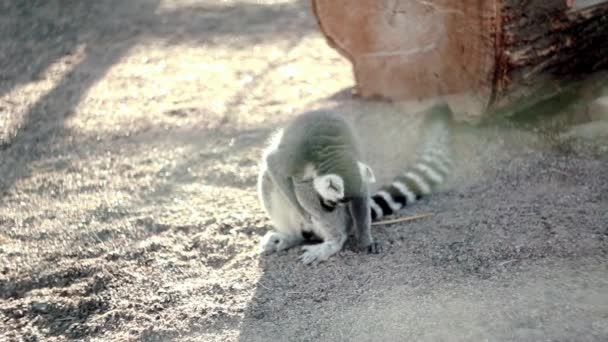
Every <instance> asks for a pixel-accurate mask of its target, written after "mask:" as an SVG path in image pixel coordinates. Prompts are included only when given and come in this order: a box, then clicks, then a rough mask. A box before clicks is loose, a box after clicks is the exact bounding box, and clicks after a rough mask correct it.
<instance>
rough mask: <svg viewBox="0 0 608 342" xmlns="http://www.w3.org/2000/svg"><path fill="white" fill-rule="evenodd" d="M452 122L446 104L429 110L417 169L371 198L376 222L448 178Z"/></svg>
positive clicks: (409, 171)
mask: <svg viewBox="0 0 608 342" xmlns="http://www.w3.org/2000/svg"><path fill="white" fill-rule="evenodd" d="M450 120H451V111H450V109H449V107H448V106H447V105H438V106H435V107H433V108H432V109H431V110H430V113H429V114H428V118H427V119H426V120H425V124H424V133H425V135H426V139H425V141H424V142H423V145H422V149H421V150H420V151H419V153H418V157H417V159H416V162H415V164H414V166H413V167H412V168H410V169H408V170H407V171H406V172H404V173H402V174H401V175H399V176H397V177H395V178H394V179H393V181H392V183H391V184H389V185H385V186H384V187H382V188H380V190H378V191H377V192H376V193H375V194H374V195H373V196H372V199H371V201H370V205H371V210H372V212H371V216H372V220H373V221H375V220H378V219H379V218H381V217H383V216H388V215H391V214H393V213H395V212H397V211H398V210H400V209H402V208H404V207H405V206H406V205H411V204H412V203H414V202H416V201H418V200H419V199H421V198H422V197H424V196H427V195H429V194H431V193H432V192H433V191H434V190H435V189H436V188H437V187H438V186H439V185H440V184H441V183H443V182H444V181H445V180H446V179H447V177H448V175H449V172H450V170H451V166H452V159H451V154H452V153H451V133H450Z"/></svg>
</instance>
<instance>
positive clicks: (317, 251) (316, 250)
mask: <svg viewBox="0 0 608 342" xmlns="http://www.w3.org/2000/svg"><path fill="white" fill-rule="evenodd" d="M302 250H303V251H304V253H302V255H300V257H299V259H300V261H302V262H303V263H304V264H305V265H317V264H318V263H320V262H322V261H325V260H327V259H328V258H329V257H330V256H331V254H330V253H328V251H327V248H326V245H325V244H323V243H320V244H316V245H309V246H303V247H302Z"/></svg>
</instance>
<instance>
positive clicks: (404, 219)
mask: <svg viewBox="0 0 608 342" xmlns="http://www.w3.org/2000/svg"><path fill="white" fill-rule="evenodd" d="M430 216H433V214H431V213H428V214H420V215H414V216H407V217H400V218H396V219H393V220H386V221H378V222H373V223H372V226H380V225H383V224H392V223H400V222H408V221H414V220H418V219H422V218H425V217H430Z"/></svg>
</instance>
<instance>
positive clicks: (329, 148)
mask: <svg viewBox="0 0 608 342" xmlns="http://www.w3.org/2000/svg"><path fill="white" fill-rule="evenodd" d="M359 163H360V152H359V146H358V142H357V141H356V134H355V132H354V131H353V129H352V127H351V126H350V125H349V124H348V123H347V121H346V120H345V119H344V118H342V117H341V116H339V115H338V114H336V113H332V112H326V111H314V112H309V113H305V114H302V115H300V116H298V117H297V118H296V119H294V121H293V122H292V123H290V124H289V125H287V127H286V128H285V129H284V130H283V131H281V132H279V134H277V135H276V136H275V137H274V139H273V141H272V142H271V144H270V146H269V147H268V148H267V149H266V151H265V153H264V156H263V160H262V167H261V170H260V175H259V178H258V192H259V194H260V201H261V202H262V205H263V207H264V209H265V210H266V212H267V213H268V215H269V216H270V219H271V220H272V223H273V225H274V228H275V231H271V232H269V233H268V234H266V236H264V238H263V239H262V241H261V244H260V248H261V251H262V252H263V253H272V252H276V251H280V250H285V249H288V248H291V247H294V246H296V245H299V244H301V243H302V242H303V237H302V234H303V233H306V232H311V233H314V234H315V235H316V236H317V237H319V238H321V239H322V240H323V242H322V243H320V244H317V245H311V246H304V247H303V250H304V253H303V254H302V256H301V257H300V259H301V260H302V261H303V262H304V263H306V264H311V263H317V262H320V261H324V260H327V258H329V257H330V256H331V255H333V254H335V253H337V252H338V251H340V249H341V248H342V246H343V245H344V242H345V241H346V239H347V236H348V233H349V231H350V230H351V229H352V228H354V229H353V230H354V233H355V236H356V238H357V241H358V246H359V248H361V249H363V250H368V251H371V252H375V253H377V252H379V247H378V245H377V244H376V243H375V242H374V240H373V238H372V235H371V218H370V212H371V209H370V205H369V200H370V198H369V190H368V184H367V182H366V181H365V179H364V178H365V177H364V176H363V174H362V171H361V169H360V167H359ZM369 172H371V170H370V171H369ZM328 175H329V176H332V177H333V176H336V177H338V178H339V180H340V182H342V184H343V187H342V188H343V198H341V199H340V200H343V201H344V203H330V204H329V206H328V205H327V203H326V202H324V201H326V200H328V198H324V197H323V196H324V195H323V194H322V193H320V192H319V191H317V189H316V188H315V187H314V186H313V183H314V182H315V180H317V179H319V178H322V177H323V176H328ZM372 176H373V175H372ZM330 202H332V201H330ZM324 204H325V205H324Z"/></svg>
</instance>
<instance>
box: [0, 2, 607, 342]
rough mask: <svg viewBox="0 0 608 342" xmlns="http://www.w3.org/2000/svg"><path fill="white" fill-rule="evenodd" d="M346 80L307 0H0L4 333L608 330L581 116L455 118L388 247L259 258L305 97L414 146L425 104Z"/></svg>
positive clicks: (0, 300) (29, 336)
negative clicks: (450, 166)
mask: <svg viewBox="0 0 608 342" xmlns="http://www.w3.org/2000/svg"><path fill="white" fill-rule="evenodd" d="M351 86H352V76H351V73H350V69H349V65H348V64H347V63H345V61H344V60H343V59H342V58H341V57H340V56H338V55H337V54H336V53H335V52H334V51H333V50H331V49H330V48H329V47H327V45H326V44H325V42H324V40H323V38H322V37H321V36H320V35H319V33H318V31H317V29H316V26H315V22H314V19H313V18H312V17H311V15H310V10H309V7H308V2H307V1H279V0H276V1H272V0H267V1H238V2H237V1H207V0H201V1H194V0H166V1H155V0H150V1H144V0H130V1H121V0H103V1H95V2H90V1H68V0H63V1H58V0H54V1H43V0H24V1H18V2H17V1H2V2H0V161H1V162H0V228H1V229H0V339H1V340H6V341H12V340H15V341H21V340H23V341H37V340H40V341H63V340H66V339H75V340H91V341H101V340H104V341H105V340H107V341H118V340H143V341H165V340H177V341H237V340H238V341H372V340H374V341H377V340H386V341H401V340H414V341H442V340H444V341H447V340H449V341H482V340H490V341H539V340H546V341H605V340H608V273H607V272H608V259H607V255H608V174H607V171H608V156H607V154H606V151H607V150H608V149H607V147H608V142H607V141H606V140H605V139H594V140H593V139H592V140H590V141H589V140H580V139H570V140H568V141H556V139H555V138H554V137H555V136H556V135H555V134H553V133H552V132H555V131H556V130H557V131H560V130H564V129H566V128H567V127H566V126H564V125H566V124H572V122H571V121H572V120H570V119H568V118H566V119H563V118H562V117H555V118H554V119H551V120H549V121H545V122H549V124H543V125H539V124H538V123H522V122H519V121H517V120H509V121H501V122H491V123H487V124H484V125H479V126H476V127H471V126H467V125H465V124H460V125H458V126H457V127H455V133H456V137H455V145H454V146H455V150H456V153H457V159H458V163H457V166H456V169H455V174H454V176H453V177H452V179H451V180H450V182H449V183H448V184H446V186H445V188H444V189H442V191H441V192H439V193H438V194H436V195H435V196H433V197H430V198H429V199H427V200H424V201H422V202H420V203H419V204H417V205H415V206H413V207H411V208H409V209H408V210H406V211H404V213H402V214H403V215H412V214H416V213H427V212H428V213H433V216H432V217H430V218H426V219H422V220H419V221H414V222H409V223H402V224H395V225H387V226H380V227H377V229H376V232H375V235H376V236H377V238H378V239H380V240H382V241H383V242H384V244H385V251H384V253H383V254H380V255H366V254H358V253H355V252H352V251H350V250H348V249H346V250H344V251H342V252H340V253H339V254H338V255H337V256H335V257H333V258H331V259H330V260H329V261H328V262H326V263H323V264H321V265H319V266H317V267H305V266H304V265H302V264H301V263H299V262H298V261H297V256H298V254H299V251H298V250H292V251H288V252H284V253H281V254H277V255H271V256H268V257H263V258H262V257H260V256H258V255H257V253H256V246H257V243H258V241H259V240H260V238H261V236H263V234H264V233H265V232H266V231H267V230H268V229H270V225H269V221H268V219H267V218H266V217H265V215H264V213H263V212H262V210H261V208H260V206H259V204H258V201H257V195H256V192H255V181H256V172H257V163H258V159H259V153H260V150H261V148H262V146H263V143H264V141H265V140H266V138H267V137H268V135H269V134H270V133H271V132H272V131H273V130H274V129H275V128H276V127H278V126H279V125H281V124H283V123H285V122H286V121H287V120H289V119H290V118H291V117H293V116H294V115H296V114H297V113H298V112H300V111H303V110H306V109H312V108H317V107H335V108H336V109H338V110H340V111H341V112H343V113H344V114H345V115H346V116H347V117H349V118H350V119H351V120H352V121H353V122H354V123H355V125H356V127H358V129H359V130H360V131H361V133H362V136H363V138H364V142H365V146H366V153H367V157H368V160H369V163H370V164H371V166H372V167H373V168H374V170H375V172H376V174H377V176H378V178H379V179H380V180H387V179H388V178H390V176H391V175H392V174H394V173H395V172H397V171H398V170H400V169H401V168H403V167H404V166H405V165H407V163H408V162H409V161H410V160H411V159H410V158H411V153H408V151H412V149H413V147H414V146H415V141H416V139H417V127H418V124H419V122H420V115H418V114H416V113H417V111H416V110H414V108H415V106H414V105H413V104H394V105H391V104H386V103H378V102H369V101H361V100H359V99H357V98H353V97H352V96H351V95H350V90H349V89H350V87H351ZM578 117H580V116H578ZM554 123H555V124H554ZM564 127H566V128H564Z"/></svg>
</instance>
